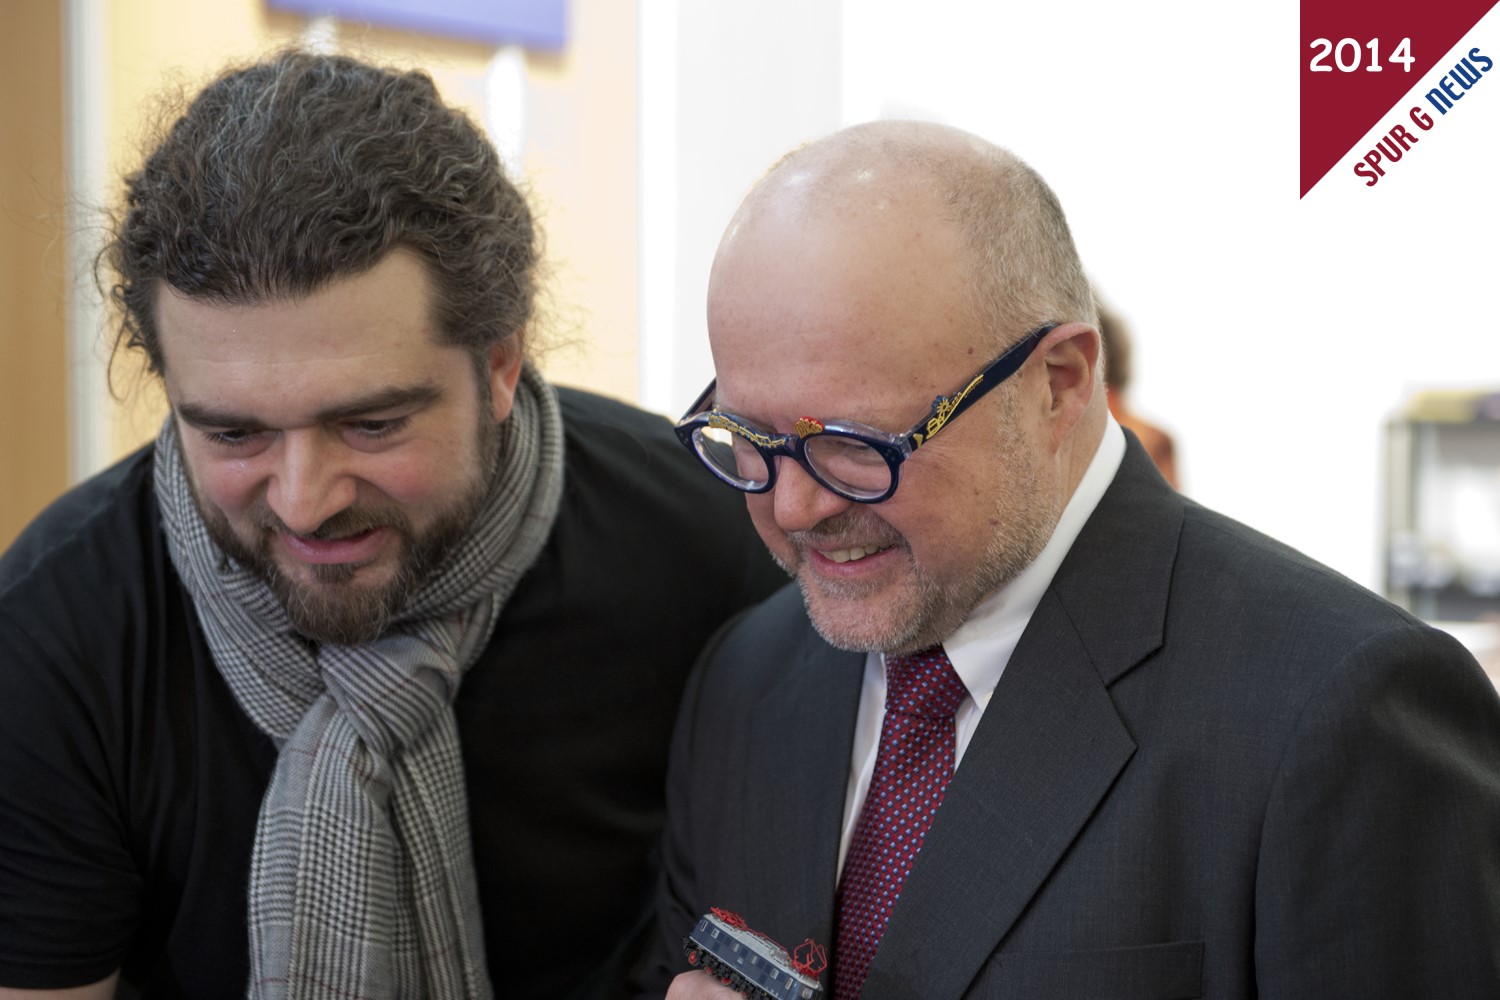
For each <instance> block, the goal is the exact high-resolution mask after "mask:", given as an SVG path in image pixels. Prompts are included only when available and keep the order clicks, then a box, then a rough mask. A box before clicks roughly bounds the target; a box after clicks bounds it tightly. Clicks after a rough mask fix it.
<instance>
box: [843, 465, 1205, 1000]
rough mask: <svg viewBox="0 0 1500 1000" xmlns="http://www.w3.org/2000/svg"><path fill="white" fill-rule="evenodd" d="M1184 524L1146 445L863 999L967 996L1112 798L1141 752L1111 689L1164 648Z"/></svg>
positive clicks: (1071, 569)
mask: <svg viewBox="0 0 1500 1000" xmlns="http://www.w3.org/2000/svg"><path fill="white" fill-rule="evenodd" d="M1164 500H1165V501H1167V502H1165V503H1164V502H1163V501H1164ZM1181 522H1182V501H1181V499H1180V498H1178V497H1177V496H1176V494H1173V493H1171V492H1170V490H1168V489H1167V487H1166V486H1165V484H1163V483H1161V480H1160V478H1159V477H1158V476H1157V475H1156V473H1155V470H1154V469H1153V468H1151V467H1150V466H1149V460H1148V459H1147V458H1146V457H1145V455H1144V453H1143V452H1141V450H1140V448H1139V445H1137V444H1136V443H1135V442H1134V441H1133V440H1132V441H1131V443H1130V447H1129V449H1128V450H1127V453H1126V457H1125V460H1124V463H1123V464H1122V466H1121V468H1120V472H1119V473H1118V475H1117V476H1116V478H1115V481H1114V483H1112V484H1111V486H1110V488H1109V490H1108V491H1107V492H1106V494H1105V496H1104V498H1103V499H1102V500H1101V501H1100V503H1099V506H1098V507H1097V508H1096V509H1095V512H1094V514H1093V516H1091V517H1090V519H1089V522H1088V524H1086V525H1085V527H1084V530H1083V531H1082V532H1081V533H1080V534H1079V537H1078V539H1077V540H1076V541H1075V542H1074V544H1073V547H1072V549H1071V550H1070V551H1069V554H1068V556H1067V558H1066V559H1065V560H1064V562H1063V565H1062V566H1061V567H1060V568H1059V570H1058V573H1057V576H1056V577H1055V578H1054V580H1053V582H1052V585H1051V586H1050V587H1049V589H1048V591H1047V593H1046V595H1045V596H1044V597H1043V599H1042V602H1041V604H1040V605H1038V607H1037V610H1036V613H1035V614H1034V615H1033V616H1032V619H1031V622H1030V623H1029V624H1028V626H1027V628H1026V632H1025V634H1024V635H1023V636H1022V638H1021V641H1020V643H1019V644H1018V646H1017V647H1016V651H1015V653H1014V654H1013V655H1012V657H1011V660H1010V663H1009V665H1008V666H1007V667H1006V670H1005V673H1004V674H1003V675H1002V676H1001V679H1000V683H999V685H998V686H997V687H996V688H995V693H994V696H993V697H992V698H991V700H990V703H989V706H988V707H987V708H986V710H985V714H984V717H983V719H982V720H981V722H980V725H979V728H978V730H977V731H976V732H975V735H974V739H973V740H972V741H971V742H970V744H969V747H968V749H967V750H966V752H965V755H964V758H963V761H962V762H961V763H960V765H959V767H958V770H957V772H956V773H955V774H954V777H953V780H952V782H951V783H950V784H949V786H948V790H947V792H946V794H945V796H944V799H943V804H942V807H941V808H940V809H939V810H938V814H937V816H936V818H935V819H934V821H933V825H932V828H931V830H930V831H929V832H928V835H927V838H926V840H925V842H924V844H923V847H922V852H921V854H920V855H919V856H918V858H917V862H916V865H915V867H914V868H913V870H912V873H911V875H910V876H909V877H908V879H907V882H906V885H905V887H904V888H903V891H902V894H901V899H900V902H899V903H898V904H897V906H896V908H895V910H894V911H893V913H892V915H891V921H890V924H889V926H888V927H887V929H886V932H885V936H884V937H883V938H882V940H881V944H880V948H879V950H878V951H877V952H876V955H875V959H874V961H873V963H872V964H871V966H870V973H869V977H868V979H867V980H866V985H865V989H864V991H863V993H862V996H863V997H864V998H865V1000H893V998H897V997H900V998H914V997H921V998H923V1000H927V998H932V1000H945V998H957V997H960V996H962V995H963V993H964V990H965V989H966V988H967V986H968V984H969V983H970V982H971V981H972V979H973V978H974V976H975V975H976V974H977V973H978V971H979V969H980V968H981V966H982V965H983V964H984V962H985V961H986V960H987V959H988V958H989V956H990V955H991V954H992V953H993V952H994V950H995V948H996V947H997V946H998V945H999V943H1000V942H1001V941H1002V940H1003V939H1004V937H1005V936H1006V934H1007V933H1009V931H1010V929H1011V927H1012V926H1013V925H1014V924H1015V922H1016V920H1017V919H1018V918H1019V917H1020V916H1021V914H1022V913H1023V912H1024V910H1025V908H1026V906H1027V905H1028V904H1029V903H1030V902H1031V900H1032V898H1033V897H1034V896H1035V894H1036V893H1037V892H1038V890H1039V889H1040V888H1041V886H1042V885H1043V883H1044V882H1045V880H1046V878H1047V876H1048V874H1049V873H1050V872H1051V871H1052V870H1053V868H1054V867H1055V866H1056V865H1057V863H1058V862H1059V860H1060V859H1061V858H1062V856H1063V854H1064V853H1065V852H1066V851H1067V849H1068V847H1069V845H1070V844H1071V843H1072V842H1073V840H1074V839H1075V838H1076V837H1077V835H1078V832H1079V831H1080V830H1081V829H1082V828H1083V826H1084V825H1085V824H1086V823H1087V821H1088V818H1089V816H1090V815H1092V814H1093V812H1094V811H1095V809H1096V808H1097V807H1098V804H1099V802H1100V800H1101V799H1102V798H1103V797H1104V796H1105V795H1106V794H1107V793H1108V791H1109V788H1110V786H1111V785H1112V784H1113V783H1114V781H1115V779H1116V777H1117V776H1118V775H1119V773H1120V771H1121V770H1122V769H1123V768H1124V767H1125V765H1126V763H1127V762H1128V761H1129V759H1130V757H1131V755H1132V754H1133V753H1134V751H1135V743H1134V741H1133V740H1132V739H1131V737H1130V734H1129V732H1128V731H1127V730H1126V728H1125V726H1124V724H1123V723H1122V722H1121V720H1120V717H1119V714H1118V712H1116V710H1115V707H1114V704H1113V702H1112V700H1111V698H1110V695H1109V692H1108V685H1109V684H1110V683H1113V681H1114V680H1115V679H1117V678H1118V677H1119V676H1120V675H1122V674H1123V673H1125V672H1126V671H1128V670H1130V669H1132V668H1133V667H1135V666H1136V665H1137V664H1139V663H1140V662H1141V661H1142V659H1144V658H1145V657H1147V656H1149V655H1150V653H1152V652H1153V651H1154V650H1156V649H1157V648H1159V647H1160V645H1161V639H1162V632H1163V628H1164V622H1165V614H1166V598H1167V591H1168V587H1169V584H1170V579H1171V568H1172V563H1173V561H1174V560H1175V556H1176V542H1177V536H1178V533H1179V532H1180V530H1181Z"/></svg>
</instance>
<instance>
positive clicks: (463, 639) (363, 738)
mask: <svg viewBox="0 0 1500 1000" xmlns="http://www.w3.org/2000/svg"><path fill="white" fill-rule="evenodd" d="M501 438H502V442H503V443H502V446H501V447H502V452H501V461H500V465H499V471H498V473H497V475H496V483H495V485H494V488H493V489H492V491H491V493H490V496H489V499H488V501H487V502H486V504H485V506H484V507H483V508H482V509H481V511H480V513H479V515H478V516H477V517H476V519H475V522H474V525H473V526H472V528H471V529H470V534H469V537H468V538H466V539H465V540H464V541H463V542H461V543H460V544H459V545H458V546H456V547H455V548H454V551H453V552H452V553H451V554H450V555H449V556H448V558H447V559H446V561H445V562H444V563H443V565H442V567H441V568H440V569H439V570H438V571H437V572H436V573H434V574H433V576H432V577H431V579H429V580H428V581H427V582H426V583H425V584H424V585H423V586H422V588H421V590H420V591H418V593H417V594H416V595H415V596H414V597H413V599H412V600H411V602H410V604H409V606H408V607H407V609H406V610H405V611H404V612H402V613H401V615H400V616H399V617H398V619H397V621H396V622H395V623H394V624H393V625H392V626H391V627H390V628H389V629H388V630H387V631H386V633H385V634H384V635H382V636H381V637H380V638H379V639H377V640H375V641H374V642H371V643H369V644H367V645H363V646H354V647H349V646H337V645H332V644H325V645H322V646H320V647H315V646H313V645H311V644H309V643H308V642H307V641H306V640H305V639H302V638H300V637H298V636H297V635H295V634H294V633H293V631H292V628H291V624H290V622H289V620H288V618H287V616H286V612H285V611H284V610H283V609H282V606H281V604H280V602H279V601H278V600H277V599H276V597H275V596H274V595H273V594H272V593H271V591H270V589H269V588H268V587H267V586H266V585H265V584H264V583H262V582H261V580H260V579H259V578H258V577H256V576H255V575H254V574H253V573H251V572H250V571H249V570H247V569H245V568H243V567H241V566H240V565H239V564H238V563H236V562H234V561H233V560H231V559H229V558H227V557H226V556H225V555H224V554H223V553H222V552H221V551H220V550H219V548H218V547H217V546H216V545H214V543H213V542H212V541H211V540H210V539H209V536H208V534H207V531H206V529H205V527H204V524H203V520H202V518H201V517H200V516H199V513H198V509H197V506H196V505H195V504H194V502H193V498H192V493H191V491H190V488H189V485H188V480H187V476H186V473H185V470H184V468H183V465H182V459H181V453H180V451H179V448H178V443H177V436H176V431H175V428H174V421H173V419H172V418H170V417H169V418H168V419H167V422H166V425H165V426H164V427H163V428H162V432H161V434H160V436H159V437H158V438H157V442H156V453H155V463H156V469H155V487H156V496H157V501H158V503H159V505H160V507H161V511H162V517H163V520H164V522H165V525H166V535H167V542H168V547H169V550H170V552H171V556H172V562H173V564H174V565H175V566H176V567H177V572H178V573H179V575H180V576H181V577H182V579H183V582H184V584H185V585H186V586H187V589H188V592H189V594H191V596H192V598H193V603H194V606H195V607H196V608H197V612H198V619H199V621H200V622H201V623H202V625H203V630H204V632H205V633H206V635H207V637H208V644H209V648H210V649H211V650H212V651H213V656H214V662H215V663H216V664H217V665H218V668H219V672H220V673H221V674H223V676H224V678H225V680H226V681H228V683H229V687H230V689H231V690H232V691H233V692H234V696H235V698H236V700H237V701H238V702H239V704H240V706H241V707H242V708H243V709H244V710H245V712H246V714H247V715H249V716H250V718H251V719H252V720H254V722H255V724H256V725H257V726H259V727H260V728H261V730H263V731H264V732H265V733H266V734H267V735H269V736H270V737H271V738H272V739H274V740H275V741H276V743H277V745H278V747H279V748H280V755H279V757H278V758H277V762H276V769H275V772H274V773H273V774H272V776H271V783H270V787H269V788H268V790H267V791H266V793H265V797H264V798H263V799H262V801H261V807H260V819H259V822H258V824H257V826H256V831H255V850H254V854H253V857H252V859H251V870H250V893H249V896H250V899H249V924H250V983H249V987H248V989H249V995H250V996H251V997H253V998H330V1000H333V998H337V1000H350V998H372V1000H384V998H392V1000H396V998H408V997H486V998H487V997H490V996H491V995H492V991H491V987H490V981H489V976H488V974H487V972H486V969H485V956H484V937H483V933H482V928H481V924H480V913H479V899H478V895H477V893H476V891H475V887H474V860H473V852H472V849H471V846H470V840H469V816H468V804H467V799H466V796H465V791H464V775H463V763H462V760H461V759H460V755H459V742H458V727H457V723H456V721H455V719H454V715H453V708H452V706H453V699H454V696H455V695H456V694H457V692H458V685H459V681H460V680H461V678H462V675H463V672H464V671H465V670H466V669H467V668H468V667H469V665H470V664H471V663H473V661H474V659H475V658H476V657H477V656H478V655H479V653H480V651H481V650H483V649H484V647H485V645H486V643H487V642H488V640H489V637H490V633H491V631H492V630H493V629H494V626H495V620H496V618H497V617H498V616H499V613H500V609H501V608H502V607H503V606H504V604H505V601H506V599H507V598H508V597H509V596H510V593H511V591H512V590H513V589H514V587H515V584H516V581H517V580H518V579H519V578H520V576H521V574H522V573H524V572H525V571H526V569H527V567H529V566H530V565H531V563H532V561H533V560H534V559H535V558H536V556H537V554H538V553H539V552H540V551H541V547H542V544H543V542H544V541H545V540H546V537H547V534H548V532H549V531H550V530H551V527H552V522H553V520H554V518H555V516H556V513H557V507H558V501H559V498H560V497H561V494H562V450H563V448H562V420H561V416H560V415H559V412H558V408H557V399H556V397H555V395H554V394H553V392H552V389H551V388H550V387H549V386H548V385H547V384H546V383H545V382H544V381H542V379H541V377H540V376H538V375H536V374H535V373H534V372H532V371H531V370H530V368H526V369H525V370H524V371H523V374H522V378H521V381H520V383H519V385H518V386H517V390H516V397H515V405H514V408H513V409H512V412H511V415H510V418H509V419H508V420H507V421H506V422H505V424H504V426H503V428H502V435H501Z"/></svg>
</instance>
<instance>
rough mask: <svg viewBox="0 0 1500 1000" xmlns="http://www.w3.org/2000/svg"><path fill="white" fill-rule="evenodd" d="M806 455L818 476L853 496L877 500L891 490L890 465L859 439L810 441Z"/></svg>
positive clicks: (832, 436) (826, 437) (837, 436)
mask: <svg viewBox="0 0 1500 1000" xmlns="http://www.w3.org/2000/svg"><path fill="white" fill-rule="evenodd" d="M805 454H806V455H807V462H808V464H809V465H811V466H812V467H813V468H814V469H816V470H817V473H818V475H819V476H821V477H822V478H823V479H824V480H825V481H826V482H827V483H828V484H829V485H831V486H834V487H837V488H838V489H840V490H843V491H844V492H845V493H848V494H850V495H851V496H856V497H865V498H869V497H877V496H880V495H881V494H882V493H884V492H885V491H886V490H887V489H889V488H890V485H891V467H890V464H889V463H887V462H886V460H885V458H884V456H882V455H881V454H880V452H878V451H876V450H875V449H874V448H872V447H870V446H869V445H868V444H866V443H865V442H863V441H860V440H859V439H858V438H851V437H844V436H842V435H840V434H819V435H817V436H816V437H811V438H808V439H807V442H806V451H805Z"/></svg>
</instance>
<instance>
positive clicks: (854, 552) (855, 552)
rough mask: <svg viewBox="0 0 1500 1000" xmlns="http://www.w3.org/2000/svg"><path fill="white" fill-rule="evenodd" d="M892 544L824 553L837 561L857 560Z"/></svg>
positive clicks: (855, 547)
mask: <svg viewBox="0 0 1500 1000" xmlns="http://www.w3.org/2000/svg"><path fill="white" fill-rule="evenodd" d="M887 548H890V546H888V545H887V546H880V545H871V546H869V547H867V548H866V547H861V546H858V545H856V546H854V547H853V548H852V549H833V550H831V551H828V552H825V553H823V554H824V555H825V556H827V557H828V558H830V559H832V560H833V561H834V562H836V563H846V562H856V561H858V560H860V559H863V558H864V557H865V556H873V555H874V554H875V553H877V552H883V551H884V550H885V549H887Z"/></svg>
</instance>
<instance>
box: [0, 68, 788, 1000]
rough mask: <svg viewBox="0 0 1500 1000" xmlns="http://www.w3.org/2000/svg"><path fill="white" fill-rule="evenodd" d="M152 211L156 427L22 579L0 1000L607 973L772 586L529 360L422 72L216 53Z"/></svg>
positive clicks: (699, 493) (156, 162)
mask: <svg viewBox="0 0 1500 1000" xmlns="http://www.w3.org/2000/svg"><path fill="white" fill-rule="evenodd" d="M127 193H128V203H127V208H126V211H125V213H124V215H123V217H122V219H121V221H120V224H119V226H118V229H117V231H116V233H115V234H114V238H113V241H112V243H111V244H110V246H109V248H108V250H107V253H106V259H107V261H108V263H109V264H110V265H112V267H113V269H114V271H115V272H116V275H117V278H116V283H115V285H114V296H115V299H116V301H117V302H118V303H119V305H120V306H121V308H122V311H123V327H122V332H121V343H122V345H123V346H126V347H128V348H134V349H139V350H140V351H142V352H143V353H144V355H145V358H146V361H147V365H148V367H149V369H150V370H151V371H152V372H153V373H155V374H156V375H157V376H159V377H160V379H161V382H162V386H163V388H164V390H165V394H166V398H167V400H168V402H169V403H170V406H171V414H170V416H169V417H168V419H167V421H166V423H165V424H164V426H163V427H162V429H161V433H160V435H159V436H158V438H157V440H156V442H155V444H154V446H152V447H150V448H147V449H144V450H142V451H141V452H139V453H137V454H135V455H132V456H130V457H128V458H126V459H125V460H124V461H123V462H121V463H120V464H119V465H117V466H115V467H114V468H112V469H110V470H108V471H107V472H105V473H103V474H102V475H100V476H98V477H96V478H95V479H93V480H91V481H89V482H87V483H84V484H83V485H81V486H79V487H77V488H76V489H74V490H73V491H72V492H70V493H69V494H68V495H66V496H64V497H63V498H61V499H60V500H58V501H57V502H56V503H55V504H54V505H53V506H52V507H51V508H50V509H49V510H47V511H46V512H44V513H43V514H42V515H41V516H40V517H39V518H38V519H37V521H36V522H35V523H34V524H33V525H32V526H31V527H30V528H29V529H28V530H27V531H26V532H25V533H24V534H23V535H22V536H21V537H20V539H19V540H17V541H16V543H15V544H14V545H13V546H12V547H11V549H10V550H9V551H8V552H7V553H6V554H5V556H4V558H3V561H0V814H3V817H4V820H3V822H0V996H3V997H13V996H32V995H51V993H52V991H59V992H58V994H57V995H63V996H70V997H106V996H111V995H113V994H114V991H115V990H116V988H117V987H118V989H119V990H120V992H121V994H123V995H130V996H136V995H140V996H146V997H185V998H189V997H190V998H195V1000H199V998H211V997H233V996H245V995H247V993H248V995H250V996H253V997H328V998H333V997H337V998H345V1000H347V998H349V997H372V998H377V997H391V998H397V997H400V998H416V997H488V996H491V995H494V994H495V993H500V994H502V995H512V996H527V997H544V996H558V997H561V996H586V995H594V996H613V995H617V994H619V993H620V992H621V991H622V989H623V986H622V984H623V979H624V969H625V968H626V967H627V966H628V965H629V964H630V963H631V962H632V960H633V956H634V954H635V952H636V950H637V948H638V946H639V944H640V942H641V941H642V940H643V935H644V927H645V925H646V922H647V921H648V919H649V912H650V905H649V904H650V893H651V887H652V885H653V883H654V874H655V867H654V863H653V861H652V855H653V851H654V847H655V841H656V837H657V833H658V831H659V829H660V826H661V814H662V792H661V790H660V786H661V781H662V775H663V772H664V767H665V758H666V751H667V742H668V738H669V733H670V729H671V723H672V719H673V717H674V714H675V711H676V707H677V703H678V700H679V697H680V693H681V688H682V684H683V680H684V678H685V676H686V673H687V671H688V669H689V666H690V664H691V662H692V659H693V657H694V655H695V653H696V652H697V650H698V649H699V648H700V647H701V645H702V644H703V642H704V641H705V640H706V638H707V637H708V635H709V634H710V633H711V632H712V630H713V629H714V628H715V627H716V626H717V625H718V624H719V623H720V622H721V621H722V620H723V619H725V618H726V617H728V616H729V615H730V614H732V613H733V612H734V611H736V610H737V609H739V608H741V607H744V606H746V605H747V604H749V603H752V602H753V601H755V600H757V599H759V598H760V597H762V596H764V595H765V594H767V593H769V592H770V591H771V590H772V589H773V588H774V587H775V586H777V585H779V584H780V583H782V582H784V577H782V576H781V575H780V574H779V573H777V571H776V568H775V566H774V565H773V564H772V563H771V562H770V560H769V559H767V558H766V557H765V553H764V551H763V549H762V547H761V546H760V544H759V543H758V541H756V540H755V536H754V532H753V531H751V530H750V527H749V525H748V522H747V521H746V520H745V518H744V512H743V510H741V509H739V505H738V503H737V501H735V500H734V499H733V498H732V497H729V496H722V497H721V496H720V495H719V494H718V493H717V491H712V489H711V487H712V483H711V482H710V481H707V480H705V479H703V478H701V477H700V475H699V470H698V469H697V468H696V465H695V463H694V462H693V460H692V459H691V458H690V457H689V456H688V455H686V454H685V453H684V452H682V451H681V449H680V448H679V447H678V446H677V444H676V442H675V441H673V439H672V432H671V427H670V425H669V424H668V423H667V422H666V421H665V420H661V419H660V418H656V417H652V416H648V415H647V414H644V413H642V412H640V411H637V410H634V409H632V408H630V407H627V406H624V405H622V404H618V403H613V402H609V401H607V400H604V399H601V398H598V397H595V396H591V395H588V394H586V393H582V392H577V391H571V390H565V389H554V388H553V387H552V386H550V385H549V384H547V382H546V381H544V380H543V379H542V377H541V376H540V375H539V374H538V373H537V371H536V370H535V369H534V368H533V367H532V365H531V364H530V362H529V361H528V360H527V332H528V329H529V328H530V326H531V325H532V323H533V321H534V314H533V303H534V297H535V286H536V282H537V277H536V275H537V246H536V244H537V238H536V234H535V232H534V228H533V225H532V219H531V213H530V211H529V210H528V208H527V205H526V201H525V199H524V198H523V197H522V196H521V194H520V193H519V191H518V190H517V189H516V187H515V186H514V185H513V184H512V183H510V181H508V180H507V179H506V178H505V176H504V174H503V172H502V170H501V167H500V164H499V159H498V157H497V155H496V153H495V151H494V149H493V148H492V146H491V145H490V143H489V142H488V141H487V140H486V139H485V138H484V137H483V135H482V134H481V133H480V132H479V130H478V129H477V128H476V127H475V126H474V125H473V124H472V123H471V122H470V121H469V120H468V119H467V118H466V117H465V116H464V115H463V114H462V113H460V112H458V111H456V110H454V109H452V108H450V107H448V106H446V105H445V104H444V103H443V102H442V101H441V99H440V98H439V96H438V94H437V92H436V90H435V88H434V87H433V84H432V81H431V80H430V79H429V78H428V77H426V76H425V75H424V74H421V73H417V72H396V71H391V70H385V69H380V68H376V67H373V66H369V65H366V64H364V63H361V62H358V61H355V60H352V59H347V58H342V57H334V56H317V55H310V54H303V53H297V52H288V53H284V54H281V55H279V56H277V57H275V58H272V59H269V60H267V61H264V62H262V63H259V64H256V65H251V66H247V67H244V68H240V69H235V70H232V71H230V72H227V73H226V74H224V75H223V76H221V77H220V78H218V79H217V80H215V81H214V82H212V83H211V84H209V85H208V87H207V88H205V89H204V90H203V91H202V92H201V93H200V94H199V95H198V96H197V97H196V98H195V99H194V100H193V101H192V103H191V104H190V106H188V107H187V108H186V109H185V110H184V111H183V112H182V114H181V115H180V116H179V117H178V118H177V119H176V120H175V121H174V122H173V123H172V124H171V126H170V128H169V129H168V131H167V132H166V134H165V135H164V136H163V137H162V138H161V140H160V142H159V144H158V145H157V146H156V147H155V149H154V150H153V151H152V152H151V153H150V154H149V156H148V157H147V159H146V161H145V164H144V166H143V167H142V168H141V169H140V170H139V171H138V172H137V173H135V174H133V175H131V176H130V177H129V178H127ZM705 487H708V488H705Z"/></svg>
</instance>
